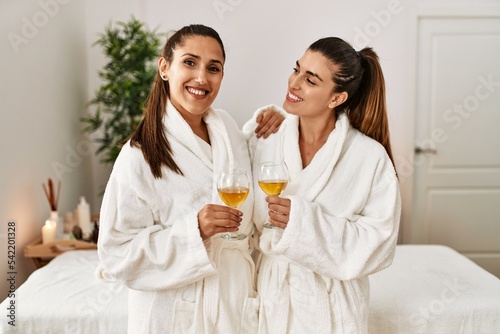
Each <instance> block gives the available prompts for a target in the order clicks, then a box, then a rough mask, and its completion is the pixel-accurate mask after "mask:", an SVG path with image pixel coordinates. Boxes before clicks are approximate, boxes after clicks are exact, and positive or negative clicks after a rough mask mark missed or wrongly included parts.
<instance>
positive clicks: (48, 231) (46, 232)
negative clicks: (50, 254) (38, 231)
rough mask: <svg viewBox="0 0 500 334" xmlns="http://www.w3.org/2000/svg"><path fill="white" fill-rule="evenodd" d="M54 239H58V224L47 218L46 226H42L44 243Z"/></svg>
mask: <svg viewBox="0 0 500 334" xmlns="http://www.w3.org/2000/svg"><path fill="white" fill-rule="evenodd" d="M54 240H56V224H54V223H53V222H51V221H50V220H47V221H45V226H43V227H42V243H43V244H48V243H49V242H52V241H54Z"/></svg>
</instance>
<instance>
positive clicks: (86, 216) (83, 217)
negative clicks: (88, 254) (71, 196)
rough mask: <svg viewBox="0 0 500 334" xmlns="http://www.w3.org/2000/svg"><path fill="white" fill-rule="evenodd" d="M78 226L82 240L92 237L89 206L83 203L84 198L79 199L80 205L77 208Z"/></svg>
mask: <svg viewBox="0 0 500 334" xmlns="http://www.w3.org/2000/svg"><path fill="white" fill-rule="evenodd" d="M77 212H78V224H79V225H80V228H81V229H82V234H83V238H84V239H86V238H88V237H89V236H91V235H92V227H93V226H92V222H91V221H90V206H89V204H88V203H87V202H86V201H85V197H83V196H81V197H80V203H78V207H77Z"/></svg>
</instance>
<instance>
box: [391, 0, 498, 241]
mask: <svg viewBox="0 0 500 334" xmlns="http://www.w3.org/2000/svg"><path fill="white" fill-rule="evenodd" d="M499 16H500V5H496V4H495V5H491V4H489V5H473V4H464V5H455V4H446V5H444V4H436V5H418V4H414V5H413V6H412V7H411V8H410V14H409V20H408V22H409V27H408V36H409V40H410V43H408V52H407V57H408V64H409V66H408V69H407V78H412V79H411V80H408V90H407V98H406V103H407V105H406V106H407V109H406V110H408V111H410V114H411V115H410V116H411V117H409V119H411V120H412V121H411V122H407V124H403V125H402V126H403V127H404V129H405V133H407V134H408V137H407V139H406V141H405V143H404V144H403V145H402V146H403V148H402V152H399V153H400V154H401V156H400V159H396V162H397V167H398V172H399V178H400V183H401V196H402V212H401V226H400V233H399V235H400V238H399V243H403V244H411V243H419V242H420V241H421V237H420V236H421V228H419V227H418V226H417V225H416V223H415V222H413V221H412V219H413V202H414V198H413V194H414V182H415V175H414V172H415V166H416V163H417V162H416V161H415V153H414V148H415V139H416V138H415V127H416V125H417V124H416V117H417V104H416V103H417V85H418V79H417V75H418V70H419V69H418V59H417V55H418V42H419V40H418V33H419V25H420V21H421V20H422V19H425V18H439V17H449V18H460V17H462V18H476V19H477V18H493V17H499Z"/></svg>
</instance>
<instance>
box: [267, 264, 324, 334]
mask: <svg viewBox="0 0 500 334" xmlns="http://www.w3.org/2000/svg"><path fill="white" fill-rule="evenodd" d="M265 256H267V257H269V259H268V261H269V260H271V261H275V263H277V269H278V283H277V285H276V287H278V289H279V291H276V294H275V301H279V302H278V303H275V304H274V305H275V306H274V307H275V308H276V309H275V310H273V314H272V315H271V316H272V317H274V318H275V319H279V321H277V322H273V323H275V324H276V325H277V326H276V327H275V328H272V329H270V333H276V334H280V333H283V334H286V333H287V331H288V314H289V313H290V285H289V280H290V264H291V263H293V261H291V260H290V259H289V258H287V257H286V256H284V255H274V254H266V255H265ZM312 274H313V275H314V292H315V297H316V300H315V303H316V305H317V306H318V307H317V312H316V314H317V316H318V317H317V319H316V320H317V321H316V324H317V329H318V332H317V333H326V334H329V333H332V331H333V329H332V319H331V312H330V302H329V296H328V290H327V288H326V285H325V282H324V280H323V279H322V277H321V275H319V274H317V273H312ZM267 316H268V315H267V314H266V317H267ZM311 321H312V319H311Z"/></svg>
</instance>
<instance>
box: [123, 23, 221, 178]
mask: <svg viewBox="0 0 500 334" xmlns="http://www.w3.org/2000/svg"><path fill="white" fill-rule="evenodd" d="M191 36H203V37H211V38H213V39H215V40H216V41H217V42H218V43H219V45H220V47H221V49H222V56H223V57H224V60H225V59H226V53H225V51H224V44H223V43H222V40H221V38H220V36H219V34H218V33H217V32H216V31H215V30H214V29H212V28H210V27H207V26H204V25H201V24H193V25H189V26H185V27H183V28H181V29H180V30H178V31H176V32H175V33H174V34H173V35H172V36H170V38H168V39H167V42H166V43H165V46H164V47H163V50H162V52H161V56H162V57H163V58H165V60H166V61H167V62H168V63H169V64H170V63H172V59H173V56H174V51H175V49H176V48H177V47H178V46H182V43H183V42H184V39H185V38H187V37H191ZM169 98H170V89H169V84H168V81H164V80H162V78H161V77H160V74H159V73H158V72H157V73H156V76H155V78H154V81H153V84H152V87H151V92H150V94H149V96H148V98H147V101H146V109H145V112H144V117H143V119H142V120H141V122H140V123H139V125H138V126H137V129H136V130H135V131H134V133H133V134H132V135H131V137H130V144H131V145H132V146H135V147H138V148H140V149H141V150H142V154H143V155H144V159H146V162H147V163H148V165H149V168H150V169H151V172H152V173H153V176H154V177H155V178H158V179H159V178H161V177H162V172H161V167H162V166H163V165H165V166H167V167H168V168H169V169H171V170H172V171H174V172H176V173H178V174H181V175H183V174H182V171H181V170H180V168H179V166H177V164H176V163H175V160H174V157H173V154H172V149H171V147H170V144H169V142H168V140H167V136H166V134H165V127H164V125H163V118H164V116H165V113H166V106H167V100H168V99H169Z"/></svg>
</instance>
